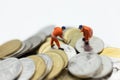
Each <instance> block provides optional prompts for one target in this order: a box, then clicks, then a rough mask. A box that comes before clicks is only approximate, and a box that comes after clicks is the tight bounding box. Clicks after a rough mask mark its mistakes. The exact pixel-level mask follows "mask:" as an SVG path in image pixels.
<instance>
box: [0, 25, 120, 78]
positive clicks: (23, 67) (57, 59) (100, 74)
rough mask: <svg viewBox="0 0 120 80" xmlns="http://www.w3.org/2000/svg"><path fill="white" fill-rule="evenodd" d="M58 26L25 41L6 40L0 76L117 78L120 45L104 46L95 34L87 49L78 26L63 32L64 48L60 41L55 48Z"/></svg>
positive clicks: (0, 50)
mask: <svg viewBox="0 0 120 80" xmlns="http://www.w3.org/2000/svg"><path fill="white" fill-rule="evenodd" d="M54 26H55V25H51V26H48V27H45V28H44V29H42V30H40V31H39V32H38V33H36V34H35V35H33V36H31V37H29V38H28V39H26V40H24V41H21V40H19V39H13V40H10V41H8V42H6V43H4V44H2V45H1V46H0V59H1V60H0V80H103V79H104V80H114V77H118V76H119V73H120V71H119V70H120V66H118V65H120V59H119V58H120V55H119V54H118V53H120V49H119V48H104V42H103V41H102V40H101V39H100V38H98V37H95V36H93V37H92V38H91V39H90V41H89V42H90V46H91V47H92V50H91V51H85V49H84V48H87V47H86V46H84V42H83V41H82V37H83V34H82V33H81V32H80V30H79V29H77V28H75V27H69V28H67V29H66V30H65V31H64V33H63V37H64V38H65V39H66V40H67V44H66V43H64V42H62V41H61V40H59V42H60V46H61V47H62V48H63V49H64V50H59V49H58V48H57V46H56V45H55V46H54V47H53V48H51V46H50V40H51V38H50V34H51V32H52V30H53V29H54ZM113 54H116V55H117V56H115V55H113ZM116 57H117V59H116ZM119 79H120V78H119V77H118V78H116V79H115V80H119Z"/></svg>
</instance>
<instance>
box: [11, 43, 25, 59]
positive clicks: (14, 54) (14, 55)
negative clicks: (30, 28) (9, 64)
mask: <svg viewBox="0 0 120 80" xmlns="http://www.w3.org/2000/svg"><path fill="white" fill-rule="evenodd" d="M24 48H25V43H23V42H22V46H21V48H20V49H19V50H18V51H17V52H15V53H13V54H11V55H9V57H16V55H17V54H19V53H20V52H21V51H22V50H23V49H24Z"/></svg>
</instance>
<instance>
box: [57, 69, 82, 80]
mask: <svg viewBox="0 0 120 80" xmlns="http://www.w3.org/2000/svg"><path fill="white" fill-rule="evenodd" d="M55 80H82V79H80V78H77V77H75V76H73V75H71V74H70V73H69V72H68V70H67V69H64V70H63V71H62V72H61V73H60V75H58V76H57V77H56V78H55Z"/></svg>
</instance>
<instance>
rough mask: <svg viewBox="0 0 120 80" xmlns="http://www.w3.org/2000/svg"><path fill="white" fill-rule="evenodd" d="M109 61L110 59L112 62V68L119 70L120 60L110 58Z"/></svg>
mask: <svg viewBox="0 0 120 80" xmlns="http://www.w3.org/2000/svg"><path fill="white" fill-rule="evenodd" d="M110 59H111V60H112V62H113V67H115V68H117V69H120V58H113V57H110Z"/></svg>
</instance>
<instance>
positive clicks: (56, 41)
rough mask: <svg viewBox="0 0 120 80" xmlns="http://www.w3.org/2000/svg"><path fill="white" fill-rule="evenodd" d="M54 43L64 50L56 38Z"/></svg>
mask: <svg viewBox="0 0 120 80" xmlns="http://www.w3.org/2000/svg"><path fill="white" fill-rule="evenodd" d="M55 43H56V44H57V46H58V49H60V50H64V49H63V48H61V47H60V43H59V41H58V40H57V39H55Z"/></svg>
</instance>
